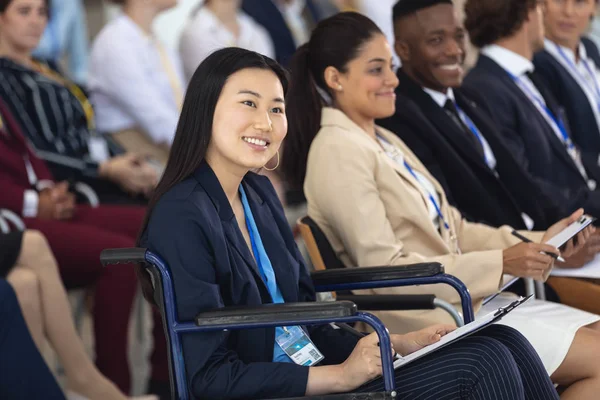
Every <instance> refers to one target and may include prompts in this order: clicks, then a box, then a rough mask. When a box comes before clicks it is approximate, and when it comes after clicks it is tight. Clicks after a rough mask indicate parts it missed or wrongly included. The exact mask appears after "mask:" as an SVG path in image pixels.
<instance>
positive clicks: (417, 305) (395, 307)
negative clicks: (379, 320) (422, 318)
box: [336, 293, 435, 311]
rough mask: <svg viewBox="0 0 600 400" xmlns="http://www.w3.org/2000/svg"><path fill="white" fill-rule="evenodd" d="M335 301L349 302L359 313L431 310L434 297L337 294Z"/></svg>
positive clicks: (420, 295) (428, 295)
mask: <svg viewBox="0 0 600 400" xmlns="http://www.w3.org/2000/svg"><path fill="white" fill-rule="evenodd" d="M336 299H337V301H351V302H353V303H354V304H356V307H358V309H359V310H361V311H400V310H433V309H435V304H434V300H435V296H434V295H432V294H418V295H403V294H402V295H387V294H381V295H380V294H375V295H354V294H344V295H341V294H339V293H338V295H337V296H336Z"/></svg>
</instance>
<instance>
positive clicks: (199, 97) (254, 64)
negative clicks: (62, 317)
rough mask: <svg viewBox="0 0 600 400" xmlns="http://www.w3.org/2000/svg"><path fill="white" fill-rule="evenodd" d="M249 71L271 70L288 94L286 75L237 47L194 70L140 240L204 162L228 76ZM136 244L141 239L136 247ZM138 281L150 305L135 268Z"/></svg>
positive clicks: (143, 278) (145, 282) (145, 279)
mask: <svg viewBox="0 0 600 400" xmlns="http://www.w3.org/2000/svg"><path fill="white" fill-rule="evenodd" d="M248 68H256V69H262V70H271V71H273V72H274V73H275V75H277V77H278V78H279V80H280V81H281V84H282V86H283V91H284V93H287V87H288V79H287V72H286V71H285V70H284V69H283V67H281V66H280V65H279V64H278V63H277V62H276V61H274V60H272V59H270V58H269V57H266V56H263V55H261V54H258V53H255V52H253V51H249V50H244V49H240V48H236V47H230V48H225V49H221V50H218V51H216V52H214V53H212V54H211V55H210V56H208V57H207V58H206V59H205V60H204V61H203V62H202V64H200V66H199V67H198V69H196V72H195V73H194V75H193V76H192V79H191V81H190V83H189V86H188V88H187V93H186V96H185V100H184V102H183V108H182V110H181V116H180V117H179V122H178V124H177V131H176V132H175V139H174V141H173V145H172V146H171V153H170V155H169V160H168V161H167V166H166V168H165V171H164V174H163V176H162V178H161V180H160V182H159V183H158V185H157V186H156V189H155V190H154V192H153V194H152V196H151V197H150V201H149V203H148V211H147V212H146V218H145V220H144V224H143V226H142V230H141V232H142V233H141V236H140V238H141V237H142V236H143V235H144V232H145V231H146V228H147V226H148V221H149V220H150V216H151V214H152V210H153V209H154V207H155V206H156V204H157V203H158V201H159V200H160V199H161V197H162V196H163V195H164V194H165V193H167V192H168V191H169V190H171V188H173V186H175V185H177V184H178V183H179V182H181V181H183V180H185V179H186V178H188V177H189V176H190V175H192V173H193V172H194V171H195V170H196V169H197V168H198V167H199V166H200V164H201V163H202V161H203V160H204V159H205V157H206V151H207V149H208V144H209V143H210V139H211V136H212V129H213V116H214V112H215V108H216V106H217V101H218V100H219V97H220V96H221V91H222V90H223V87H224V86H225V83H226V82H227V79H228V78H229V77H230V76H231V75H233V74H234V73H236V72H238V71H241V70H244V69H248ZM139 242H140V240H138V245H139ZM138 278H139V279H140V282H141V283H142V289H143V292H144V296H145V297H146V299H148V300H149V301H150V302H154V301H153V300H152V295H151V293H152V286H151V283H150V280H149V276H148V274H146V273H143V272H142V271H141V270H140V269H139V268H138Z"/></svg>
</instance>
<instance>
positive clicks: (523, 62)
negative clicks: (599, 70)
mask: <svg viewBox="0 0 600 400" xmlns="http://www.w3.org/2000/svg"><path fill="white" fill-rule="evenodd" d="M481 54H483V55H485V56H487V57H489V58H491V59H492V60H493V61H495V62H496V63H497V64H498V65H500V67H502V68H503V69H504V70H505V71H507V72H508V73H509V74H510V75H512V76H513V77H516V78H517V81H516V82H515V83H516V84H517V86H518V87H519V89H521V91H522V92H523V93H524V94H525V96H526V97H527V98H528V99H529V101H531V102H532V103H533V105H534V106H535V108H536V110H538V112H539V113H540V114H541V115H542V117H543V118H544V120H545V121H546V122H547V123H548V125H549V126H550V127H551V128H552V130H553V131H554V133H555V134H556V136H557V137H558V138H559V140H560V141H561V142H562V143H564V144H565V147H566V146H567V144H566V143H565V139H564V137H563V132H562V131H561V129H560V127H559V126H558V124H557V123H556V121H555V120H554V119H553V118H552V117H551V116H550V115H548V112H547V111H546V109H545V108H547V104H546V101H545V100H544V97H543V96H542V94H541V93H540V92H539V90H538V89H537V88H536V86H535V85H534V84H533V82H531V80H530V79H529V77H527V75H526V74H527V73H528V72H533V70H534V65H533V63H532V62H531V60H528V59H527V58H525V57H523V56H521V55H520V54H517V53H515V52H513V51H511V50H508V49H506V48H504V47H501V46H498V45H490V46H485V47H484V48H482V49H481ZM532 95H533V96H534V97H535V99H534V98H532ZM567 153H569V156H571V158H572V159H573V162H574V163H575V165H576V167H577V169H578V170H579V172H580V173H581V176H583V178H584V179H585V180H586V182H587V183H588V186H589V187H590V189H591V188H592V187H595V186H596V182H594V181H592V180H589V179H588V176H587V172H586V170H585V167H584V166H583V162H582V160H581V155H580V154H579V152H578V151H577V149H575V148H573V149H568V148H567Z"/></svg>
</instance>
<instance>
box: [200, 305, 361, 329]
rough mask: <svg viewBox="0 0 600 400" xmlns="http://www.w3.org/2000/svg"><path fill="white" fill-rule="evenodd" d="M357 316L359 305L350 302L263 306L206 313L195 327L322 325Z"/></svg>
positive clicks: (202, 314) (231, 308)
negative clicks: (294, 322)
mask: <svg viewBox="0 0 600 400" xmlns="http://www.w3.org/2000/svg"><path fill="white" fill-rule="evenodd" d="M356 313H357V308H356V305H355V304H354V303H351V302H349V301H330V302H321V303H315V302H310V303H285V304H264V305H259V306H243V307H225V308H219V309H216V310H211V311H205V312H201V313H200V314H198V315H197V316H196V318H195V321H196V325H197V326H201V327H210V326H212V325H224V324H226V325H231V326H232V327H233V326H234V325H236V324H239V323H245V324H247V323H256V324H264V323H275V322H278V321H289V320H301V321H321V320H324V319H327V318H344V317H351V316H353V315H356Z"/></svg>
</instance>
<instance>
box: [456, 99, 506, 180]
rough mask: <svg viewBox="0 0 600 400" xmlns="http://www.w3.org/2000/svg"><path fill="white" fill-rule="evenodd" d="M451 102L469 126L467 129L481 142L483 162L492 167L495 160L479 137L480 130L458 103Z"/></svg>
mask: <svg viewBox="0 0 600 400" xmlns="http://www.w3.org/2000/svg"><path fill="white" fill-rule="evenodd" d="M452 104H453V105H454V108H455V109H456V112H457V113H458V115H459V117H460V118H461V119H462V120H463V122H464V123H465V124H466V125H467V128H469V130H470V131H471V132H473V135H475V137H476V138H477V140H478V141H479V144H481V148H482V149H483V156H484V157H485V163H486V164H487V165H488V167H490V168H492V169H493V165H494V164H495V162H496V160H492V159H491V158H492V157H493V155H489V154H488V152H487V150H486V148H487V147H486V144H485V142H484V141H483V138H482V137H481V132H479V129H477V127H476V126H475V123H474V122H473V121H472V120H471V118H469V116H468V115H467V114H466V113H465V112H464V111H463V110H462V109H461V108H460V107H459V106H458V104H456V102H454V101H452Z"/></svg>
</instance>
